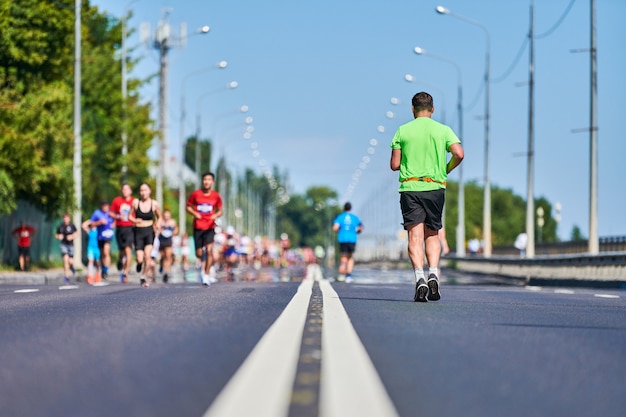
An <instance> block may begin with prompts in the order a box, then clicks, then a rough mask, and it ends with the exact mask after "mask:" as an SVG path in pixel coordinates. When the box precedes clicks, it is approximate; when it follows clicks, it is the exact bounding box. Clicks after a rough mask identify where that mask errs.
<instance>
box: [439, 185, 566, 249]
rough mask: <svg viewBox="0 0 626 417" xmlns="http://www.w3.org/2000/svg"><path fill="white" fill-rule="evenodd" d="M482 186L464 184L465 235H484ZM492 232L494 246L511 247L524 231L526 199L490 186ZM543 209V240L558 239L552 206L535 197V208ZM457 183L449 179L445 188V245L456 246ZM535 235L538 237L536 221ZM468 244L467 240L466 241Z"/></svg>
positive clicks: (470, 237) (475, 236)
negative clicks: (446, 243) (446, 242)
mask: <svg viewBox="0 0 626 417" xmlns="http://www.w3.org/2000/svg"><path fill="white" fill-rule="evenodd" d="M483 197H484V193H483V187H481V186H479V185H478V184H476V183H475V182H468V183H466V184H465V237H466V239H467V240H469V239H472V238H477V239H482V237H483V202H484V199H483ZM491 203H492V207H491V233H492V244H493V245H494V246H511V245H512V244H513V242H514V241H515V238H516V237H517V235H518V234H519V233H521V232H523V231H525V230H526V201H525V200H524V199H523V198H522V197H520V196H518V195H515V194H514V193H513V191H512V190H511V189H503V188H499V187H493V186H492V188H491ZM538 207H542V208H543V210H544V222H545V224H544V226H543V228H542V229H541V236H542V241H543V242H556V241H557V239H558V238H557V230H556V229H557V222H556V221H555V220H554V218H553V217H552V205H551V204H550V202H548V200H546V199H545V198H543V197H540V198H537V199H535V209H537V208H538ZM457 219H458V183H456V182H449V183H448V187H447V190H446V205H445V227H446V237H447V239H448V244H449V245H450V247H451V248H456V228H457V224H458V221H457ZM534 224H535V236H539V229H538V225H537V222H536V221H535V222H534ZM465 244H467V241H466V242H465Z"/></svg>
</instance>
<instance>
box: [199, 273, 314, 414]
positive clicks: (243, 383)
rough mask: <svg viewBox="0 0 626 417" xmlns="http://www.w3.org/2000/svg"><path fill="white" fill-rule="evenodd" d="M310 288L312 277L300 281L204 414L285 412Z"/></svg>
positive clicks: (295, 367) (287, 408) (295, 366)
mask: <svg viewBox="0 0 626 417" xmlns="http://www.w3.org/2000/svg"><path fill="white" fill-rule="evenodd" d="M312 288H313V280H312V279H305V280H303V281H302V283H301V284H300V286H299V287H298V291H297V292H296V294H295V295H294V296H293V298H292V299H291V301H290V302H289V304H287V307H285V309H284V310H283V312H282V313H281V315H280V316H279V317H278V319H276V321H275V322H274V324H272V326H270V328H269V329H268V330H267V332H266V333H265V334H264V335H263V337H262V338H261V340H259V342H258V343H257V345H256V346H255V347H254V349H253V350H252V352H251V353H250V355H249V356H248V358H247V359H246V360H245V361H244V363H243V364H242V365H241V367H240V368H239V369H238V370H237V372H236V373H235V375H233V377H232V378H231V379H230V381H228V383H227V384H226V386H225V387H224V389H223V390H222V392H220V394H219V395H218V396H217V398H216V399H215V401H214V402H213V404H211V406H210V407H209V409H208V410H207V411H206V412H205V413H204V417H224V416H233V417H234V416H255V417H281V416H286V415H287V414H288V412H289V404H290V401H291V393H292V389H293V383H294V377H295V374H296V369H297V364H298V355H299V353H300V345H301V342H302V333H303V330H304V325H305V321H306V315H307V310H308V306H309V300H310V298H311V292H312Z"/></svg>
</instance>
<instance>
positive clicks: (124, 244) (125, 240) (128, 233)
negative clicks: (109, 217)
mask: <svg viewBox="0 0 626 417" xmlns="http://www.w3.org/2000/svg"><path fill="white" fill-rule="evenodd" d="M134 229H135V228H134V227H133V226H117V227H116V228H115V238H116V240H117V247H118V248H119V249H120V250H122V249H124V248H132V247H133V241H134V240H135V236H134V233H133V231H134Z"/></svg>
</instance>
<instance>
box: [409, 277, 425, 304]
mask: <svg viewBox="0 0 626 417" xmlns="http://www.w3.org/2000/svg"><path fill="white" fill-rule="evenodd" d="M427 294H428V285H426V284H425V283H424V280H423V279H420V280H419V281H418V282H417V283H416V284H415V296H414V297H413V301H415V302H416V303H418V302H419V303H425V302H426V301H428V300H427V299H426V295H427Z"/></svg>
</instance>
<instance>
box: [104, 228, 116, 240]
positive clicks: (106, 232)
mask: <svg viewBox="0 0 626 417" xmlns="http://www.w3.org/2000/svg"><path fill="white" fill-rule="evenodd" d="M102 237H103V238H105V239H111V238H112V237H113V230H111V229H107V230H103V231H102Z"/></svg>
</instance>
